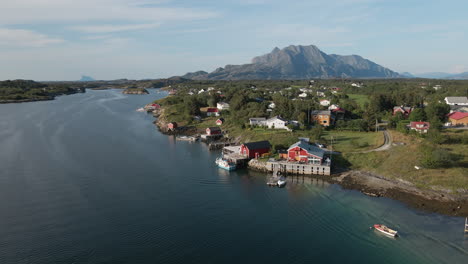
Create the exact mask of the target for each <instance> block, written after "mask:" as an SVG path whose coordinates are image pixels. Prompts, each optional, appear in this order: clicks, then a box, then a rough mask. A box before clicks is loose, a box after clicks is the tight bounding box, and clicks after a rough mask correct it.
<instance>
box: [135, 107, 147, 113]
mask: <svg viewBox="0 0 468 264" xmlns="http://www.w3.org/2000/svg"><path fill="white" fill-rule="evenodd" d="M136 111H137V112H146V110H145V109H144V108H143V107H140V108H138V109H137V110H136Z"/></svg>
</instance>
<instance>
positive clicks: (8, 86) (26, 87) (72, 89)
mask: <svg viewBox="0 0 468 264" xmlns="http://www.w3.org/2000/svg"><path fill="white" fill-rule="evenodd" d="M82 92H85V89H84V88H82V87H77V86H72V85H70V84H68V83H62V82H48V83H40V82H35V81H31V80H7V81H0V104H6V103H23V102H34V101H45V100H54V99H55V97H56V96H58V95H65V94H74V93H82Z"/></svg>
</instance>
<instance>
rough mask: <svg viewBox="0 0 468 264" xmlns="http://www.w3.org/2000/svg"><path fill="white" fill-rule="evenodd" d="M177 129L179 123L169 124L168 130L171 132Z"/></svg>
mask: <svg viewBox="0 0 468 264" xmlns="http://www.w3.org/2000/svg"><path fill="white" fill-rule="evenodd" d="M176 129H177V123H176V122H170V123H168V124H167V130H169V131H174V130H176Z"/></svg>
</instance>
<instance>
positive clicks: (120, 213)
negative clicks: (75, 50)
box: [0, 90, 468, 264]
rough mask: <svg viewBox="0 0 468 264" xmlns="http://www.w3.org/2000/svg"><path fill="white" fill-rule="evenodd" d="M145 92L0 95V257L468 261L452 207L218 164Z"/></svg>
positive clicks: (100, 260)
mask: <svg viewBox="0 0 468 264" xmlns="http://www.w3.org/2000/svg"><path fill="white" fill-rule="evenodd" d="M150 92H151V94H150V95H122V94H121V93H120V91H118V90H105V91H88V92H87V93H85V94H76V95H70V96H62V97H59V98H57V99H56V100H54V101H46V102H34V103H24V104H8V105H0V263H240V262H241V263H267V262H268V263H312V262H315V263H323V262H326V263H377V262H378V263H451V264H453V263H467V262H468V236H465V235H464V234H463V230H462V229H463V223H464V219H463V218H457V217H447V216H442V215H438V214H429V213H425V212H421V211H416V210H413V209H410V208H407V207H406V206H405V205H403V204H401V203H399V202H397V201H393V200H390V199H386V198H372V197H367V196H365V195H362V194H361V193H359V192H356V191H348V190H342V189H341V188H340V187H339V186H337V185H330V184H328V183H325V182H321V181H317V180H311V179H308V178H304V179H302V178H299V179H298V180H303V181H304V183H294V184H288V185H287V186H286V188H283V189H278V188H270V187H267V186H266V184H265V183H266V175H265V174H263V173H256V172H251V171H246V170H241V171H235V172H226V171H223V170H220V169H218V168H216V166H215V165H214V160H215V158H216V156H217V155H218V153H217V152H209V151H208V149H207V147H206V145H204V144H199V143H190V142H176V141H175V140H174V138H173V137H170V136H165V135H162V134H160V133H159V132H158V131H157V130H156V128H155V126H154V125H153V124H152V121H153V118H152V117H151V116H150V115H146V114H143V113H139V112H136V111H135V109H137V108H138V107H141V106H142V105H144V104H146V103H148V102H151V101H152V100H154V99H156V98H158V97H162V96H165V93H162V92H158V91H157V90H151V91H150ZM374 223H384V224H387V225H388V226H390V227H392V228H395V229H397V230H398V231H399V232H400V234H401V237H400V238H398V239H392V238H388V237H385V236H383V235H380V234H378V233H376V232H375V231H373V230H370V229H369V227H370V226H371V225H373V224H374Z"/></svg>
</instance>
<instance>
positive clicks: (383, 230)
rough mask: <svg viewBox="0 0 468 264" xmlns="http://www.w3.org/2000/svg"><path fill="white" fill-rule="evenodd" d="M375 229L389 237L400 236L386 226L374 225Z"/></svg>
mask: <svg viewBox="0 0 468 264" xmlns="http://www.w3.org/2000/svg"><path fill="white" fill-rule="evenodd" d="M374 228H375V230H377V231H379V232H381V233H384V234H385V235H387V236H391V237H396V236H398V232H397V231H396V230H393V229H390V228H388V227H387V226H385V225H378V224H376V225H374Z"/></svg>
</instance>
